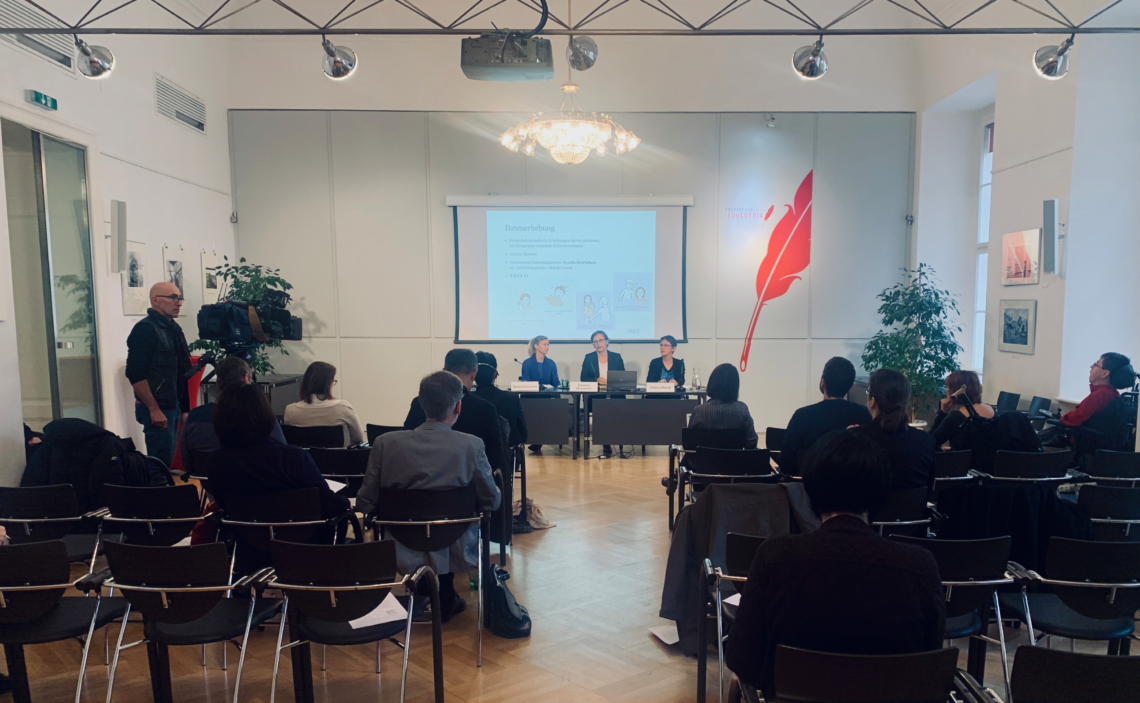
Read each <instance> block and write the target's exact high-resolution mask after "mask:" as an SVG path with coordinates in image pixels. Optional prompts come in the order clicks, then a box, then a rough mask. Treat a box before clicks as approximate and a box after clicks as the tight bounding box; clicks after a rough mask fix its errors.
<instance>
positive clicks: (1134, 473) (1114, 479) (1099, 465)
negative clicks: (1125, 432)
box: [1089, 449, 1140, 488]
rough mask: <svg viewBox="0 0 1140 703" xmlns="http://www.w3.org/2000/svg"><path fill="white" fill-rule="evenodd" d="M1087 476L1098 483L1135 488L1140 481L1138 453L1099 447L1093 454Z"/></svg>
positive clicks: (1139, 455) (1139, 456) (1139, 458)
mask: <svg viewBox="0 0 1140 703" xmlns="http://www.w3.org/2000/svg"><path fill="white" fill-rule="evenodd" d="M1089 477H1090V478H1092V480H1094V481H1096V482H1097V483H1098V484H1100V485H1107V486H1128V487H1130V488H1135V487H1136V482H1137V481H1140V454H1138V453H1136V452H1113V451H1109V450H1107V449H1100V450H1098V451H1097V452H1096V453H1095V454H1093V458H1092V464H1091V465H1090V466H1089Z"/></svg>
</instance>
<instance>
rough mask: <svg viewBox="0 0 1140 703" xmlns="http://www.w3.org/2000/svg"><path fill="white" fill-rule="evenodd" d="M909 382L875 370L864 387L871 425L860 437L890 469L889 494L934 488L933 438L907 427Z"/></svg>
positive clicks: (863, 428) (888, 371)
mask: <svg viewBox="0 0 1140 703" xmlns="http://www.w3.org/2000/svg"><path fill="white" fill-rule="evenodd" d="M909 402H910V382H909V381H907V380H906V376H903V375H902V374H901V373H899V372H898V371H895V370H893V369H879V370H878V371H876V372H874V373H873V374H871V379H870V381H869V382H868V384H867V410H869V411H871V417H872V418H873V419H872V420H871V424H869V425H861V426H860V427H859V428H858V430H857V431H858V432H859V433H860V434H863V435H866V436H867V437H870V438H871V440H872V441H874V442H875V444H877V445H879V448H880V449H881V450H882V451H883V453H884V454H885V455H886V457H887V462H888V463H889V464H890V466H891V476H892V481H891V491H892V492H897V491H906V490H909V489H912V488H921V487H923V486H926V487H927V488H933V487H934V451H935V447H934V435H932V434H930V433H929V432H923V431H922V430H919V429H916V428H914V427H911V426H910V417H909V416H908V415H907V410H906V408H907V404H908V403H909Z"/></svg>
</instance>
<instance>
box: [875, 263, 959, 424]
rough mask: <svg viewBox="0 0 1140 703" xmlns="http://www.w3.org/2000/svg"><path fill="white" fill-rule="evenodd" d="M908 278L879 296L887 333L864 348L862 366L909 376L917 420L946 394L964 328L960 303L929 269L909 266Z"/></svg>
mask: <svg viewBox="0 0 1140 703" xmlns="http://www.w3.org/2000/svg"><path fill="white" fill-rule="evenodd" d="M903 275H904V276H905V279H906V280H905V281H903V282H902V283H898V284H896V285H894V286H892V287H891V288H887V289H886V290H884V291H883V292H882V293H879V295H878V296H876V297H878V299H879V300H881V301H883V304H882V305H881V306H879V314H880V315H882V316H883V327H885V328H886V329H885V330H881V331H879V332H877V333H876V334H875V336H874V338H873V339H871V341H869V342H867V346H866V347H864V348H863V368H864V369H866V370H867V371H868V372H873V371H876V370H878V369H883V368H886V369H895V370H896V371H899V372H900V373H902V374H903V375H904V376H906V378H907V380H908V381H910V387H911V396H910V407H909V408H907V411H908V412H909V414H910V419H911V421H912V422H913V421H914V420H915V419H916V418H917V417H918V416H919V415H925V414H927V411H929V410H930V409H931V408H932V407H933V406H935V405H936V404H937V402H938V400H939V399H940V398H941V397H942V396H943V395H944V394H945V381H946V376H947V375H948V374H949V373H950V372H952V371H956V370H957V369H958V354H959V353H961V351H962V347H961V345H959V344H958V340H957V338H956V337H955V336H954V335H955V333H956V332H961V328H960V327H958V326H957V325H956V324H955V322H956V320H957V317H958V303H957V302H955V300H954V295H953V294H952V293H950V291H948V290H942V289H940V288H938V287H937V285H936V284H937V283H938V280H937V279H936V278H935V277H934V269H933V268H932V267H931V266H930V265H928V264H919V265H918V268H917V269H915V270H910V269H905V268H904V269H903Z"/></svg>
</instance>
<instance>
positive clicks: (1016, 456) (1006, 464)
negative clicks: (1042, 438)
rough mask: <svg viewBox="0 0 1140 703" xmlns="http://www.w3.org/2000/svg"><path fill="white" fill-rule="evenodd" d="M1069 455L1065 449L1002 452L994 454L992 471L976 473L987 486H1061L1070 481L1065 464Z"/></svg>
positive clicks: (1070, 453)
mask: <svg viewBox="0 0 1140 703" xmlns="http://www.w3.org/2000/svg"><path fill="white" fill-rule="evenodd" d="M1072 459H1073V453H1072V452H1071V451H1069V450H1068V449H1063V450H1060V451H1046V452H1006V451H998V452H997V453H996V454H995V455H994V465H993V468H992V469H990V470H989V471H988V472H985V473H980V472H979V473H980V475H981V476H982V477H983V478H984V479H985V480H986V482H987V483H1037V482H1043V481H1051V482H1055V483H1061V482H1062V481H1068V480H1072V479H1073V478H1074V477H1073V476H1072V475H1071V474H1069V464H1070V463H1071V462H1072Z"/></svg>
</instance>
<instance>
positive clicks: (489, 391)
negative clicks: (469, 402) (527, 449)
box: [472, 352, 527, 447]
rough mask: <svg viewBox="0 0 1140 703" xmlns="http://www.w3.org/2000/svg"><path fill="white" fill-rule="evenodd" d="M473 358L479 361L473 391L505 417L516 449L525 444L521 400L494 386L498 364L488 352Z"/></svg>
mask: <svg viewBox="0 0 1140 703" xmlns="http://www.w3.org/2000/svg"><path fill="white" fill-rule="evenodd" d="M475 358H476V359H478V360H479V370H478V371H476V372H475V390H474V391H472V392H473V393H474V394H475V395H476V396H477V397H479V398H481V399H483V400H485V401H487V402H488V403H490V404H492V405H494V406H495V409H496V410H498V411H499V415H500V416H501V417H505V418H506V419H507V422H508V423H510V425H511V437H510V445H511V446H512V447H517V446H519V445H520V444H525V443H526V435H527V432H526V417H525V416H524V415H523V409H522V400H521V399H520V398H519V394H518V393H512V392H510V391H504V390H502V389H501V388H498V387H496V386H495V379H497V378H498V377H499V362H498V361H497V360H496V359H495V355H494V354H492V353H490V352H477V353H476V354H475Z"/></svg>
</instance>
